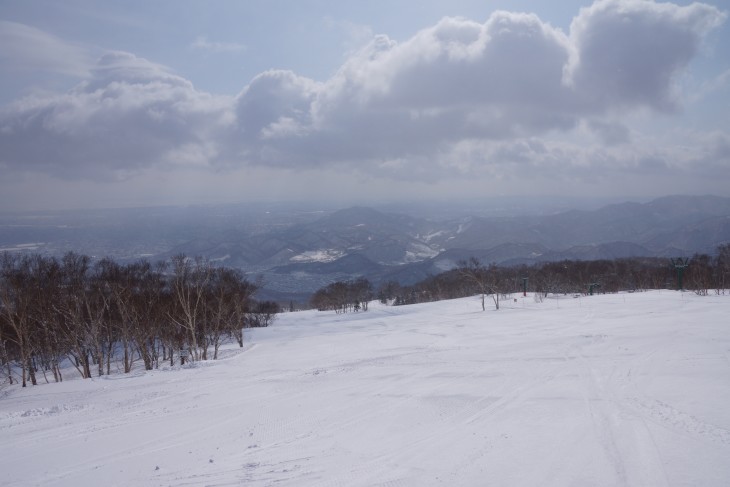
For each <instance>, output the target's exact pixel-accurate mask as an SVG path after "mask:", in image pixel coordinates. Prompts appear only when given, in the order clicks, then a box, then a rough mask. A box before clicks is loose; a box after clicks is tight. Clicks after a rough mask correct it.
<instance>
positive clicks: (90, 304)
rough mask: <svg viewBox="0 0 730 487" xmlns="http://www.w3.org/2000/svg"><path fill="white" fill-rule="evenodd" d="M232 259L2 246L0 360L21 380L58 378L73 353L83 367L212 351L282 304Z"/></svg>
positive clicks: (126, 368) (99, 369)
mask: <svg viewBox="0 0 730 487" xmlns="http://www.w3.org/2000/svg"><path fill="white" fill-rule="evenodd" d="M258 287H259V286H258V285H257V284H255V283H252V282H250V281H249V280H247V279H246V277H245V276H244V275H243V274H242V273H241V272H240V271H238V270H236V269H230V268H225V267H216V266H214V265H212V264H211V263H210V262H209V261H207V260H205V259H203V258H201V257H194V258H189V257H187V256H186V255H184V254H179V255H176V256H174V257H172V258H171V259H170V260H169V261H166V262H158V263H155V264H152V263H150V262H148V261H146V260H140V261H138V262H134V263H128V264H120V263H117V262H115V261H113V260H111V259H109V258H105V259H102V260H99V261H96V262H94V261H92V259H91V258H90V257H89V256H87V255H80V254H76V253H73V252H69V253H67V254H66V255H64V256H63V257H62V258H60V259H58V258H55V257H48V256H43V255H39V254H11V253H7V252H6V253H4V254H2V256H1V257H0V365H2V367H3V369H4V370H5V371H6V373H7V377H8V380H9V381H10V383H11V384H12V383H13V380H14V379H13V369H14V367H17V368H19V369H20V382H21V384H22V385H23V387H25V386H26V383H27V382H28V381H29V382H30V383H31V384H34V385H35V384H37V381H38V375H39V374H42V375H43V377H44V378H45V380H46V381H48V376H49V375H50V376H52V378H53V380H55V381H62V380H63V375H62V368H61V364H62V362H63V361H64V360H65V359H68V360H70V362H71V363H72V364H73V366H74V367H75V368H76V370H77V371H78V372H79V374H80V375H81V377H83V378H90V377H92V375H93V374H96V375H99V376H101V375H105V374H106V375H108V374H110V373H111V372H112V367H114V368H115V370H116V369H117V368H119V369H120V370H122V371H123V372H125V373H128V372H130V371H131V370H132V368H133V364H134V363H135V362H138V361H141V362H142V364H143V366H144V368H145V370H152V369H153V368H157V367H159V364H160V362H165V361H169V363H170V365H174V363H175V360H176V356H177V358H178V359H181V360H184V359H185V358H186V357H187V358H189V359H190V360H208V359H211V358H212V359H216V358H218V351H219V348H220V346H221V344H222V341H223V339H224V338H227V337H230V338H232V339H235V340H236V341H237V342H238V344H239V346H241V347H243V329H244V328H247V327H256V326H268V325H269V324H270V322H271V320H273V318H274V316H275V314H276V313H277V312H278V305H276V303H271V302H258V301H256V300H255V299H254V294H255V292H256V291H257V289H258Z"/></svg>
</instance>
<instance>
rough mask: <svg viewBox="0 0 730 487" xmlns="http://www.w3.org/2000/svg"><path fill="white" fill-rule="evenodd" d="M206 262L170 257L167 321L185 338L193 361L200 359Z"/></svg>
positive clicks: (208, 274) (207, 273)
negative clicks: (170, 321)
mask: <svg viewBox="0 0 730 487" xmlns="http://www.w3.org/2000/svg"><path fill="white" fill-rule="evenodd" d="M211 274H212V268H211V266H210V263H209V262H208V261H207V260H205V259H203V258H202V257H196V258H195V259H194V260H190V259H188V258H187V257H186V256H185V254H178V255H176V256H174V257H173V258H172V277H171V280H172V282H171V286H170V287H171V290H172V296H173V303H174V307H173V310H172V311H171V312H170V313H169V317H170V319H172V321H173V322H174V323H175V324H176V325H178V326H179V327H180V328H182V329H183V330H184V331H185V334H186V335H187V340H188V343H189V344H190V351H191V353H192V354H193V360H199V359H200V350H199V346H198V336H199V332H200V330H199V328H200V327H201V326H204V323H203V322H201V318H202V315H203V311H204V306H205V292H206V287H207V286H208V281H210V279H211Z"/></svg>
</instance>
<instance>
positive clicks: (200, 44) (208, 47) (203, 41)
mask: <svg viewBox="0 0 730 487" xmlns="http://www.w3.org/2000/svg"><path fill="white" fill-rule="evenodd" d="M190 47H192V48H193V49H200V50H203V51H210V52H242V51H245V50H246V49H247V48H246V46H245V45H244V44H239V43H237V42H215V41H210V40H208V38H207V37H205V36H198V37H196V38H195V40H194V41H193V42H192V43H191V44H190Z"/></svg>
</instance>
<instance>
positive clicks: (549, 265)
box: [310, 244, 730, 311]
mask: <svg viewBox="0 0 730 487" xmlns="http://www.w3.org/2000/svg"><path fill="white" fill-rule="evenodd" d="M682 262H684V263H686V267H685V268H683V269H681V271H680V270H679V269H677V267H675V266H674V265H673V263H674V261H673V260H672V259H666V258H659V257H635V258H621V259H613V260H608V259H602V260H589V261H576V260H563V261H557V262H544V263H539V264H534V265H519V266H497V265H495V264H484V263H482V262H480V261H479V260H477V259H475V258H471V259H469V260H464V261H461V262H459V263H458V264H457V266H456V267H455V268H454V269H452V270H449V271H445V272H442V273H440V274H437V275H434V276H430V277H428V278H426V279H424V280H422V281H420V282H418V283H416V284H413V285H409V286H404V285H401V284H399V283H398V282H395V281H389V282H385V283H383V284H381V285H380V286H379V287H378V289H377V291H376V292H375V296H376V297H377V299H379V300H380V301H381V302H382V303H384V304H391V305H404V304H415V303H422V302H429V301H439V300H443V299H455V298H461V297H466V296H474V295H480V296H481V305H482V309H483V310H484V309H486V304H485V300H486V298H487V297H489V298H490V299H491V300H492V302H493V304H494V307H495V309H499V306H500V300H501V299H503V298H504V297H506V296H508V295H510V294H512V293H517V292H522V291H523V290H524V291H527V292H530V293H532V294H533V295H534V296H535V299H538V300H541V299H543V298H544V297H546V296H547V295H548V294H590V293H593V292H601V293H615V292H619V291H642V290H648V289H677V287H678V286H679V279H680V276H679V272H681V273H682V276H681V277H682V288H683V289H687V290H691V291H694V292H696V293H697V294H701V295H706V294H708V293H709V292H711V291H713V290H714V292H716V293H718V294H719V293H725V292H726V289H728V288H729V287H730V244H724V245H721V246H720V247H718V249H717V252H716V254H715V255H714V256H710V255H706V254H696V255H694V256H693V257H692V258H690V259H685V260H683V261H682ZM351 285H352V283H350V284H349V285H348V283H343V282H337V283H333V284H330V285H328V286H327V287H325V288H322V289H320V290H319V291H317V292H316V293H315V295H314V297H313V298H312V300H311V302H310V304H311V305H312V306H313V307H315V308H318V309H337V310H339V311H347V310H348V309H351V308H350V307H348V305H347V304H346V303H352V302H356V301H355V300H354V298H352V297H349V298H348V297H347V296H353V294H352V293H349V294H348V292H347V290H348V289H350V287H349V286H351Z"/></svg>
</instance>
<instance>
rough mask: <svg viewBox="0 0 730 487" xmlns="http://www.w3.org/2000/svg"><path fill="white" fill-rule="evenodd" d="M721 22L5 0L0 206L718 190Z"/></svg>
mask: <svg viewBox="0 0 730 487" xmlns="http://www.w3.org/2000/svg"><path fill="white" fill-rule="evenodd" d="M555 3H558V4H559V6H556V5H554V4H555ZM728 11H730V4H727V3H725V2H719V1H717V0H714V1H711V2H708V3H699V2H675V3H671V2H654V1H648V0H599V1H596V2H594V3H591V2H589V1H573V0H567V1H561V2H544V1H526V0H516V1H505V0H502V1H498V0H494V1H489V0H481V1H472V0H456V1H448V2H447V1H436V0H426V1H423V0H399V1H398V2H392V1H383V0H371V1H368V2H343V1H341V0H310V1H293V0H288V1H284V0H249V1H236V0H230V1H225V0H218V1H215V0H214V1H208V2H196V1H191V0H157V1H154V2H149V1H146V0H130V1H125V2H99V1H90V0H68V1H64V2H57V1H54V0H32V1H25V0H0V73H1V76H0V174H1V176H0V210H23V209H46V208H55V209H61V208H109V207H128V206H153V205H168V204H176V205H177V204H218V203H228V202H246V201H329V202H338V203H342V204H363V203H364V204H373V203H383V202H398V201H418V200H430V201H449V200H454V199H457V198H459V199H460V198H481V197H490V198H493V197H498V196H523V195H524V196H527V195H529V196H541V195H544V196H556V195H558V196H572V197H584V198H585V197H601V198H616V199H641V200H648V199H651V198H653V197H658V196H662V195H667V194H717V195H722V196H730V116H729V115H728V113H730V49H728V47H727V46H730V27H729V26H728V19H727V17H728Z"/></svg>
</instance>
